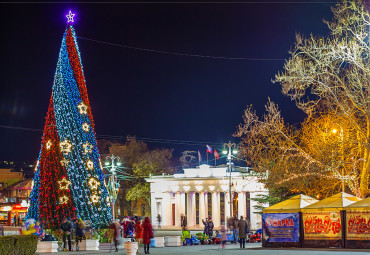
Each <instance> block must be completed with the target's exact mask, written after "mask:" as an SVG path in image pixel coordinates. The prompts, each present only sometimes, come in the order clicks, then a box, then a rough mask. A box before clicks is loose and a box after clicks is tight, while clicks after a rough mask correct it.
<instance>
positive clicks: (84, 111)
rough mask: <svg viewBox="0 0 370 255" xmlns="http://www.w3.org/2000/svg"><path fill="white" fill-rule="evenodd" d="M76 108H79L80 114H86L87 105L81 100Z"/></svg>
mask: <svg viewBox="0 0 370 255" xmlns="http://www.w3.org/2000/svg"><path fill="white" fill-rule="evenodd" d="M77 108H78V109H79V110H80V114H87V105H85V104H84V103H83V102H81V103H80V104H79V105H78V106H77Z"/></svg>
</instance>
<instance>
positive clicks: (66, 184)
mask: <svg viewBox="0 0 370 255" xmlns="http://www.w3.org/2000/svg"><path fill="white" fill-rule="evenodd" d="M58 183H59V189H61V190H63V189H68V188H69V185H70V184H71V182H70V181H68V180H67V178H66V177H63V178H62V180H60V181H58Z"/></svg>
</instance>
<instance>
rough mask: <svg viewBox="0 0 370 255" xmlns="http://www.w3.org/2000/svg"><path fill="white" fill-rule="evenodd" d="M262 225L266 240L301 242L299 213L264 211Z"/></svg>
mask: <svg viewBox="0 0 370 255" xmlns="http://www.w3.org/2000/svg"><path fill="white" fill-rule="evenodd" d="M262 226H263V239H264V240H266V242H271V243H273V242H299V214H298V213H263V214H262Z"/></svg>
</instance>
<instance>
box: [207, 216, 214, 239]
mask: <svg viewBox="0 0 370 255" xmlns="http://www.w3.org/2000/svg"><path fill="white" fill-rule="evenodd" d="M207 225H208V236H209V238H210V239H212V236H213V228H214V226H215V225H214V224H213V221H212V217H211V216H210V217H209V219H208V224H207Z"/></svg>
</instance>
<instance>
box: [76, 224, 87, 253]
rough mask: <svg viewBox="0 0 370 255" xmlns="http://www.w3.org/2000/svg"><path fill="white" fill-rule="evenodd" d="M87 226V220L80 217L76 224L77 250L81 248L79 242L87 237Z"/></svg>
mask: <svg viewBox="0 0 370 255" xmlns="http://www.w3.org/2000/svg"><path fill="white" fill-rule="evenodd" d="M85 228H86V224H85V222H84V221H83V220H82V219H81V218H79V220H78V221H77V224H76V251H78V250H79V249H80V248H79V246H78V243H79V242H82V239H84V237H85Z"/></svg>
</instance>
